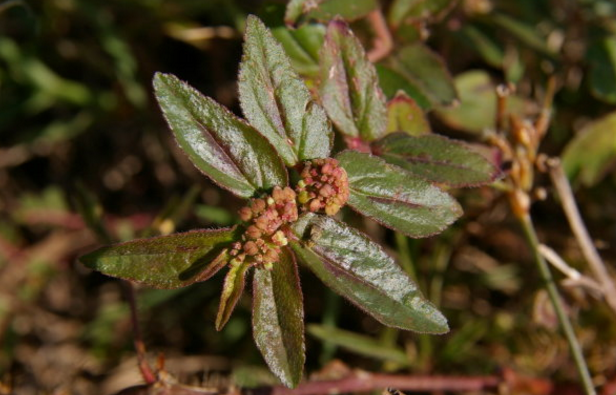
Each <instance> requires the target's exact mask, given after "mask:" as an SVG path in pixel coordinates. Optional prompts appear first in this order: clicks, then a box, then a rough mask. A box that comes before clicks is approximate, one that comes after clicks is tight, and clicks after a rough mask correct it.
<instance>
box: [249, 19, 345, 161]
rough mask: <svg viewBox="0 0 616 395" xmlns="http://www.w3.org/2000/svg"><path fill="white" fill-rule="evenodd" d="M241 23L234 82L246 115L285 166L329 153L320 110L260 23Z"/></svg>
mask: <svg viewBox="0 0 616 395" xmlns="http://www.w3.org/2000/svg"><path fill="white" fill-rule="evenodd" d="M246 23H247V27H246V36H245V42H244V56H243V58H242V63H241V65H240V75H239V82H238V84H239V93H240V103H241V106H242V110H243V111H244V114H245V115H246V118H247V119H248V120H249V121H250V123H251V124H252V125H253V126H254V127H256V128H257V129H258V130H259V131H260V132H261V133H263V135H264V136H265V137H266V138H267V139H268V140H269V141H270V142H271V143H272V144H273V145H274V147H276V150H278V153H279V154H280V156H281V157H282V159H283V160H284V161H285V163H286V164H287V165H288V166H294V165H295V164H296V163H297V162H298V161H302V160H305V159H314V158H325V157H327V156H329V153H330V151H331V148H332V138H333V135H332V131H331V127H330V125H329V122H328V120H327V115H326V114H325V111H324V110H323V108H321V106H319V105H318V104H317V103H316V102H315V101H314V100H313V99H312V97H311V96H310V92H309V91H308V88H306V85H305V84H304V82H303V81H302V80H301V79H300V78H299V76H298V75H297V73H296V72H295V71H294V70H293V68H292V67H291V63H290V61H289V58H288V57H287V55H286V54H285V52H284V49H283V48H282V46H281V45H280V43H278V41H276V39H274V37H273V36H272V33H271V32H270V31H269V30H268V29H267V28H266V27H265V25H264V24H263V22H261V21H260V20H259V19H258V18H257V17H255V16H249V17H248V20H247V22H246Z"/></svg>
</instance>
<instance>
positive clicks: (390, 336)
mask: <svg viewBox="0 0 616 395" xmlns="http://www.w3.org/2000/svg"><path fill="white" fill-rule="evenodd" d="M366 3H371V2H366ZM372 3H375V2H372ZM405 3H408V4H407V5H406V6H405ZM449 3H450V2H447V1H442V2H440V1H439V2H432V3H430V4H442V6H437V7H436V8H435V9H429V8H426V6H425V4H424V2H420V1H417V2H403V1H394V2H384V3H383V7H384V9H385V14H386V18H387V21H388V23H389V25H390V26H392V27H394V28H395V29H394V31H395V34H394V40H395V44H396V46H395V50H394V52H393V53H392V55H391V56H390V57H388V58H386V59H384V60H382V61H381V62H379V64H378V66H377V69H378V72H379V78H380V84H381V87H382V89H383V90H384V92H385V94H386V95H387V96H388V98H390V99H391V98H392V97H394V95H395V94H396V92H397V91H398V90H399V89H403V90H404V91H405V92H406V94H407V95H409V96H410V97H412V98H414V99H415V101H416V103H417V105H418V107H420V108H421V109H423V110H429V112H428V113H427V114H428V118H427V122H429V123H428V124H427V125H428V127H429V128H431V129H432V130H433V131H435V132H437V133H439V134H442V135H446V136H449V137H455V138H462V139H465V140H467V141H469V142H480V141H481V140H482V131H483V130H484V129H485V128H490V127H494V119H495V113H496V96H495V94H494V87H495V86H496V84H497V83H500V82H505V81H509V82H512V83H515V84H516V86H517V93H516V96H515V97H514V98H512V100H510V106H511V107H512V108H513V109H515V110H517V111H522V112H523V114H525V115H528V116H532V115H535V114H537V112H538V109H539V106H538V105H537V104H536V103H538V102H539V99H541V97H542V93H543V91H544V88H545V86H546V81H547V78H548V77H549V76H550V75H555V76H556V77H557V79H558V86H559V90H558V93H557V95H556V98H555V102H554V118H553V122H552V125H551V128H550V131H549V133H548V135H547V137H546V139H545V140H544V143H543V145H542V150H543V151H544V152H546V153H549V154H551V155H560V154H561V153H563V155H564V156H563V158H564V160H565V169H566V170H567V173H568V174H569V176H570V178H571V180H572V182H573V183H574V185H575V186H576V187H577V189H576V197H577V199H578V203H579V204H580V207H581V209H582V214H583V215H584V217H585V219H586V221H587V224H588V226H589V229H590V231H591V234H593V235H595V236H597V243H598V245H599V247H600V252H601V254H602V255H603V257H604V258H605V259H606V261H607V262H608V263H610V264H613V263H614V259H615V256H614V250H613V248H611V249H610V248H609V247H610V246H613V245H614V243H615V242H616V227H615V225H614V224H615V218H616V205H615V203H614V199H613V196H614V195H613V194H614V186H615V185H614V184H615V182H616V177H614V172H613V171H611V169H613V167H612V166H613V164H614V158H615V157H616V145H615V143H614V142H615V141H616V136H615V135H616V126H614V125H615V122H614V117H615V116H616V115H614V112H613V111H614V102H616V82H615V81H616V66H615V65H616V60H615V59H614V53H616V50H615V45H616V44H615V42H616V25H615V24H614V21H615V20H616V18H615V17H616V7H614V5H613V3H612V2H610V1H600V0H585V1H578V2H577V3H571V2H566V1H559V0H552V1H548V0H542V1H531V0H528V1H518V2H507V1H496V0H495V1H491V2H490V1H487V0H486V1H481V0H467V1H460V2H457V3H456V4H453V2H451V3H452V4H451V5H450V4H449ZM409 4H410V5H412V6H409ZM422 4H423V5H422ZM284 6H285V4H284V2H265V1H239V0H238V1H229V0H220V1H216V0H211V1H207V2H193V1H186V0H179V1H174V2H163V1H157V0H149V1H146V0H141V1H131V2H126V1H116V0H110V1H106V2H86V1H77V0H51V1H27V2H26V1H6V0H5V1H4V2H2V3H0V339H1V341H2V343H1V347H2V353H0V383H2V386H0V387H3V388H2V389H0V393H1V392H2V391H8V389H6V390H5V389H4V387H6V388H9V387H12V388H13V389H14V390H15V392H17V393H20V394H22V393H23V394H30V393H31V394H34V393H39V392H41V391H43V392H52V391H61V390H65V391H69V390H71V391H73V392H75V393H84V394H88V393H111V392H113V391H117V390H119V389H121V388H124V387H126V386H128V385H130V384H134V383H136V382H138V376H137V374H136V372H135V368H134V366H135V365H136V363H135V362H134V360H131V359H130V358H132V356H133V355H134V351H133V349H132V343H131V334H130V322H129V314H128V309H127V307H126V305H125V303H124V301H123V297H124V296H123V291H122V286H121V284H120V283H119V282H117V281H114V280H112V279H109V278H105V277H102V276H100V275H97V274H92V273H90V272H89V271H87V270H86V269H84V268H83V267H81V266H80V265H78V264H76V262H75V257H76V256H78V255H80V254H82V253H83V252H85V251H87V250H89V249H91V248H92V247H94V246H96V245H99V244H100V243H102V242H111V241H123V240H129V239H132V238H135V237H138V236H153V235H156V234H167V233H170V232H172V231H174V230H186V229H192V228H207V227H214V226H216V227H218V226H229V225H232V224H234V223H235V222H236V215H235V213H236V210H237V208H239V207H240V205H241V204H242V202H241V200H240V199H237V198H234V197H233V196H232V195H230V194H228V193H224V192H221V190H220V189H218V188H217V187H216V186H215V185H213V184H211V183H210V182H209V181H208V180H207V179H205V178H204V177H202V175H201V174H199V173H198V172H197V171H196V170H195V169H194V167H193V166H192V165H191V164H190V163H189V162H188V161H187V159H186V158H185V157H184V156H183V154H181V152H180V151H179V150H178V149H177V147H176V145H175V143H174V141H173V138H172V136H171V134H170V133H169V132H168V130H167V127H166V125H165V124H164V120H163V118H162V116H161V113H160V110H159V109H158V108H157V107H156V106H155V101H154V98H153V95H152V88H151V79H152V76H153V74H154V72H155V71H162V72H169V73H173V74H175V75H178V76H181V78H182V79H183V80H186V81H188V82H190V84H191V85H193V86H194V87H196V88H197V89H199V90H200V91H202V92H203V93H204V94H206V95H208V96H210V97H213V98H215V99H216V100H217V101H218V102H220V103H222V104H224V105H226V106H227V107H229V108H231V109H233V110H234V111H236V112H237V111H238V98H237V88H236V79H237V72H238V69H237V68H238V63H239V56H240V53H241V32H242V31H243V27H244V22H245V18H246V16H247V15H248V14H249V13H254V14H257V15H259V16H260V17H261V18H262V19H263V20H264V21H265V22H266V23H267V24H268V26H270V28H272V29H273V30H274V32H275V35H276V37H277V38H278V39H279V40H281V41H282V42H283V44H285V48H286V49H287V52H288V53H289V54H291V56H292V59H293V60H294V66H295V67H296V69H297V70H298V71H299V72H300V73H301V74H302V75H304V76H305V77H306V78H307V81H308V83H309V84H310V82H311V79H312V80H314V79H316V78H319V73H320V70H319V67H318V64H317V62H316V61H315V57H316V56H318V55H317V52H316V51H315V48H318V47H319V46H320V43H321V39H322V37H324V35H325V31H324V29H322V28H321V27H319V26H317V25H310V24H307V25H303V26H302V27H301V28H300V29H299V30H296V31H295V32H294V33H289V31H288V30H286V29H285V28H284V27H283V21H284V11H285V9H284ZM367 7H368V8H370V7H371V5H370V4H367ZM396 7H398V8H396ZM357 12H359V13H361V12H362V10H361V9H360V10H359V11H357ZM291 17H293V15H291ZM327 17H328V16H327V15H325V16H323V15H310V16H297V17H294V18H293V19H294V20H296V21H297V22H298V23H302V22H303V21H304V20H308V19H313V18H316V19H319V18H327ZM349 17H351V18H352V17H353V15H351V16H349ZM288 18H289V15H287V19H288ZM352 28H353V29H354V31H355V32H356V34H358V35H359V36H360V37H361V38H363V39H364V40H365V41H364V45H365V46H366V47H368V48H370V45H371V43H370V31H369V29H368V27H367V25H366V22H365V20H357V21H356V22H354V23H353V24H352ZM427 32H429V35H427V34H426V33H427ZM319 37H321V39H319ZM294 43H300V44H301V46H300V47H298V45H296V44H294ZM302 48H303V50H301V51H300V49H302ZM293 51H295V53H296V54H297V55H296V56H293V54H292V53H293ZM419 60H421V61H419ZM419 66H422V67H419ZM447 81H450V82H451V83H448V82H447ZM452 87H453V88H452ZM454 88H455V89H454ZM456 101H459V102H460V105H459V106H458V107H456V108H450V107H449V106H448V105H449V104H451V103H453V102H456ZM389 121H391V120H389ZM416 127H417V128H421V127H422V126H416ZM423 127H424V128H425V125H424V126H423ZM366 133H369V132H366ZM537 183H538V184H539V185H540V186H546V187H548V192H551V190H550V189H549V182H548V180H547V179H543V178H541V177H540V178H539V179H538V180H537ZM451 192H452V193H454V194H455V195H456V197H457V198H458V200H459V201H460V202H461V205H462V207H463V208H464V210H465V215H464V216H463V218H462V219H461V220H459V221H458V222H456V223H455V224H454V226H453V227H452V228H450V229H448V230H447V231H446V232H445V233H444V234H442V235H440V236H438V237H434V238H429V239H421V240H409V239H406V238H404V237H401V235H397V234H394V233H393V232H391V231H389V230H385V229H384V228H382V227H380V226H378V225H376V224H375V223H373V222H371V221H369V220H364V219H362V218H361V217H359V216H357V215H355V214H354V213H353V212H351V211H346V212H345V213H344V216H345V220H347V221H348V222H349V223H351V224H352V225H353V226H355V227H357V228H359V229H361V230H362V231H364V232H366V233H368V234H369V235H370V236H371V237H372V238H373V239H374V240H376V241H378V242H380V243H381V244H382V245H384V246H385V247H386V248H387V249H388V250H389V252H391V253H392V255H394V256H397V257H398V261H399V263H400V264H401V265H402V267H403V268H404V269H405V270H407V272H409V273H411V274H412V275H413V276H414V277H415V278H416V279H417V282H418V283H419V285H420V288H421V289H422V290H423V292H424V293H425V294H426V296H428V298H429V299H430V300H432V301H433V302H434V303H435V304H437V305H438V306H439V307H440V308H441V310H442V311H443V312H444V313H445V315H446V316H447V317H448V319H449V322H450V327H451V328H452V331H451V332H450V333H449V334H447V335H445V336H438V337H434V336H432V337H428V336H423V335H417V334H413V333H407V332H399V331H396V330H393V329H389V328H384V327H383V326H381V325H380V324H378V323H377V322H376V321H375V320H373V319H371V318H369V317H367V316H366V315H365V314H363V313H362V312H361V311H358V310H357V309H356V308H354V307H353V306H351V305H350V304H348V303H347V302H344V301H342V300H340V299H339V298H338V297H337V296H335V295H334V294H332V293H331V292H330V291H329V290H327V289H326V288H325V287H324V286H322V285H321V283H320V282H319V281H317V280H316V278H314V277H313V275H311V273H310V272H309V271H307V270H304V269H301V271H302V273H301V276H302V279H303V280H302V287H303V294H304V299H305V301H304V304H305V317H306V321H307V323H308V324H310V325H309V326H308V335H307V350H308V351H307V370H308V372H309V373H310V372H315V371H317V370H319V369H322V368H323V367H324V366H325V365H326V364H327V363H328V362H331V361H332V360H333V359H334V358H339V359H340V360H342V361H343V362H344V363H346V364H348V365H350V366H352V367H359V368H364V369H369V370H379V371H400V370H401V371H412V372H414V373H428V374H448V373H449V374H459V375H479V374H488V373H492V372H494V371H496V370H498V369H502V368H511V369H513V370H515V371H516V372H518V373H519V374H522V375H529V376H541V377H549V378H550V379H552V380H553V381H554V382H555V383H566V382H568V381H574V380H576V374H575V369H574V367H573V365H572V363H571V362H570V358H569V356H568V351H567V346H566V343H565V342H564V340H563V339H562V337H561V335H560V334H559V333H558V332H557V330H556V326H557V325H556V321H555V318H554V315H553V313H552V311H551V309H550V307H549V304H548V303H547V302H546V297H545V295H544V293H543V291H542V290H541V289H542V285H541V281H540V280H539V278H538V275H537V274H536V273H535V268H534V266H532V264H531V262H530V261H531V258H530V252H529V251H528V249H527V247H526V244H525V243H524V240H523V238H522V236H521V233H520V231H519V229H518V227H517V226H516V223H515V221H514V220H513V218H512V217H511V215H510V214H509V210H508V206H507V202H506V201H505V200H504V199H502V197H501V195H500V193H499V192H498V191H496V190H494V189H490V188H485V187H484V188H481V189H471V190H460V191H458V190H451ZM532 214H533V217H534V219H535V222H536V225H537V227H538V229H539V233H540V237H541V239H542V241H544V242H546V243H547V244H549V245H551V246H553V247H555V248H556V249H557V250H558V251H559V252H561V254H562V255H563V257H564V258H565V259H566V260H567V261H568V262H570V263H571V264H572V265H573V266H575V267H577V268H578V269H579V270H581V271H584V268H585V265H584V263H583V259H582V258H581V255H580V253H579V250H578V247H577V244H576V243H575V241H574V240H573V238H572V236H571V235H570V233H569V232H568V231H566V229H568V227H567V224H566V221H565V219H564V217H563V215H562V212H561V210H560V208H559V205H558V204H557V201H556V200H555V199H554V197H553V195H552V194H551V193H549V194H548V199H547V200H546V201H540V202H537V203H536V204H535V206H534V208H533V212H532ZM88 229H93V231H91V230H88ZM218 277H220V275H218ZM221 280H222V279H221V278H219V279H217V280H213V281H211V282H208V283H205V284H197V285H193V286H191V287H188V288H182V289H179V290H167V291H164V290H147V289H143V290H141V291H140V293H139V303H140V307H141V316H140V318H141V321H142V326H143V330H144V334H145V341H146V343H147V345H148V347H149V349H151V350H152V351H164V352H165V354H166V355H167V356H168V358H169V363H168V364H169V366H168V368H169V370H170V371H173V372H174V373H176V374H178V376H179V377H180V379H181V380H183V381H184V382H187V383H194V384H203V382H206V383H208V382H209V383H212V382H216V381H220V380H227V379H228V378H229V377H231V376H233V377H234V380H236V382H238V383H242V384H245V385H248V384H259V383H260V384H263V383H268V382H270V381H268V380H272V378H271V377H269V376H268V375H267V373H265V372H266V369H264V365H263V362H262V360H261V358H260V356H259V354H258V351H257V349H256V347H255V346H254V344H253V341H252V335H251V332H250V303H251V301H250V298H249V296H248V295H246V296H245V297H244V298H243V299H241V300H240V302H239V306H238V308H237V309H236V312H235V314H234V316H233V317H232V318H231V320H230V321H229V323H228V325H227V327H226V328H225V330H224V331H222V332H220V333H217V332H215V329H214V326H213V322H214V320H215V317H216V310H217V307H218V294H219V291H220V283H221ZM564 295H565V297H566V301H567V304H568V306H569V314H570V315H571V316H572V317H573V318H574V320H575V322H576V326H577V333H578V338H579V339H580V341H581V343H582V346H583V347H584V350H585V354H586V356H587V360H588V363H589V365H590V369H591V371H592V372H593V373H594V375H595V377H596V380H597V381H598V383H599V384H601V383H604V382H609V381H610V380H612V379H613V378H614V372H615V371H616V366H615V365H616V364H615V363H614V361H615V360H616V358H614V354H616V344H615V342H614V339H615V338H616V336H615V333H614V325H613V314H612V313H611V312H610V310H609V309H608V308H607V307H606V306H605V304H604V303H602V302H601V301H597V300H595V299H593V298H591V297H589V295H588V294H586V293H584V292H581V291H580V289H578V288H576V289H570V290H567V289H566V288H564ZM245 372H249V374H246V373H245ZM259 372H264V373H262V374H261V373H259ZM249 380H252V383H250V382H248V381H249ZM37 391H38V392H37ZM58 393H61V392H58Z"/></svg>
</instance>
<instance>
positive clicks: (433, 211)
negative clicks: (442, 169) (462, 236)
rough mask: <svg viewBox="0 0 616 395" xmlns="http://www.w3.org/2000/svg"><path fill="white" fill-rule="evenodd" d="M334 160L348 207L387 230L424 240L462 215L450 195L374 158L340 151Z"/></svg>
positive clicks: (458, 206) (358, 153)
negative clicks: (345, 183)
mask: <svg viewBox="0 0 616 395" xmlns="http://www.w3.org/2000/svg"><path fill="white" fill-rule="evenodd" d="M337 159H338V161H339V162H340V165H341V166H342V167H344V169H345V170H346V172H347V175H348V177H349V189H350V197H349V202H348V204H349V206H351V208H353V209H354V210H357V211H358V212H360V213H362V214H363V215H365V216H368V217H370V218H372V219H374V220H375V221H377V222H379V223H380V224H382V225H384V226H387V227H388V228H391V229H394V230H397V231H399V232H402V233H404V234H405V235H407V236H409V237H426V236H431V235H434V234H436V233H439V232H441V231H443V230H444V229H445V228H446V227H447V226H449V225H450V224H452V223H453V222H454V221H455V220H456V219H457V218H458V217H459V216H460V215H461V214H462V209H461V207H460V205H459V204H458V203H457V202H456V200H455V199H454V198H452V197H451V196H450V195H449V194H447V193H445V192H443V191H442V190H441V189H439V188H438V187H436V186H435V185H433V184H431V183H430V182H428V181H426V180H424V179H421V178H419V177H417V176H415V175H413V174H411V173H409V172H408V171H406V170H403V169H402V168H400V167H398V166H392V165H389V164H387V163H386V162H385V161H384V160H382V159H380V158H378V157H376V156H372V155H369V154H364V153H360V152H354V151H343V152H341V153H340V154H339V155H338V156H337Z"/></svg>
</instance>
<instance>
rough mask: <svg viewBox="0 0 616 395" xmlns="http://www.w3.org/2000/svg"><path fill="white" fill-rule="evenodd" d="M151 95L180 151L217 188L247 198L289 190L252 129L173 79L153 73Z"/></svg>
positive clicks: (268, 149)
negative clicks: (277, 188) (278, 187)
mask: <svg viewBox="0 0 616 395" xmlns="http://www.w3.org/2000/svg"><path fill="white" fill-rule="evenodd" d="M154 89H155V93H156V98H157V100H158V103H159V105H160V107H161V109H162V110H163V114H164V116H165V119H166V120H167V123H168V124H169V127H170V128H171V130H172V131H173V134H174V136H175V138H176V140H177V142H178V144H179V146H180V147H181V148H182V150H183V151H184V152H185V153H186V154H187V155H188V158H189V159H190V160H191V161H192V162H193V164H194V165H195V166H196V167H197V168H198V169H199V170H200V171H202V172H203V173H204V174H205V175H207V176H208V177H210V178H211V179H212V180H213V181H214V182H215V183H217V184H218V185H220V186H221V187H223V188H226V189H228V190H229V191H231V192H233V193H234V194H236V195H238V196H240V197H245V198H247V197H251V196H253V195H254V194H255V192H257V191H258V190H262V189H263V190H267V189H270V188H272V187H274V186H276V185H286V184H287V173H286V169H285V168H284V165H283V163H282V162H281V160H280V158H279V157H278V155H277V154H276V151H275V150H274V148H273V147H272V146H271V144H270V143H269V142H268V141H267V140H266V139H265V138H264V137H263V136H262V135H260V134H259V133H258V132H257V131H256V130H255V129H254V128H252V127H251V126H250V125H248V124H246V123H245V122H244V121H243V120H241V119H239V118H237V117H236V116H235V115H233V114H232V113H231V112H229V110H227V109H226V108H224V107H223V106H221V105H220V104H218V103H216V102H215V101H214V100H212V99H211V98H209V97H206V96H203V95H202V94H201V93H200V92H199V91H197V90H196V89H194V88H193V87H191V86H189V85H188V84H186V83H185V82H182V81H180V80H179V79H178V78H176V77H175V76H173V75H171V74H162V73H157V74H156V76H155V77H154Z"/></svg>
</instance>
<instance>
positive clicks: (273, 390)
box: [241, 372, 503, 395]
mask: <svg viewBox="0 0 616 395" xmlns="http://www.w3.org/2000/svg"><path fill="white" fill-rule="evenodd" d="M502 383H503V379H502V378H501V377H498V376H479V377H458V376H403V375H386V374H373V373H368V372H358V373H355V374H352V375H351V376H348V377H345V378H342V379H339V380H324V381H310V382H306V383H303V384H300V385H299V386H298V387H297V388H286V387H282V386H276V387H267V388H257V389H249V388H247V389H242V391H241V393H242V395H317V394H324V395H325V394H334V393H335V394H342V393H353V392H369V391H375V390H383V389H384V388H389V387H392V388H396V389H399V390H401V391H421V392H434V391H452V392H458V391H481V390H495V389H497V388H498V387H499V385H501V384H502Z"/></svg>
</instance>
